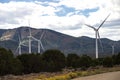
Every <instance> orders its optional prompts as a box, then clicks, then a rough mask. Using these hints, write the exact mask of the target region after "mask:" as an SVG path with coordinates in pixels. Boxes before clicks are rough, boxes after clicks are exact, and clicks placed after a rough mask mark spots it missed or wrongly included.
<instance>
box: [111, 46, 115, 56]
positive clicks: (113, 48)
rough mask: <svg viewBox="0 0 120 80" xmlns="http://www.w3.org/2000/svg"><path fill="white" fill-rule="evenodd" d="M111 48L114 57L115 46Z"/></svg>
mask: <svg viewBox="0 0 120 80" xmlns="http://www.w3.org/2000/svg"><path fill="white" fill-rule="evenodd" d="M111 47H112V55H114V52H115V46H114V45H112V46H111Z"/></svg>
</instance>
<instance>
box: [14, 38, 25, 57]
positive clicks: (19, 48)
mask: <svg viewBox="0 0 120 80" xmlns="http://www.w3.org/2000/svg"><path fill="white" fill-rule="evenodd" d="M18 39H19V45H18V47H17V49H16V51H15V52H17V50H19V55H21V53H22V50H21V46H26V45H24V42H23V41H21V38H20V36H18Z"/></svg>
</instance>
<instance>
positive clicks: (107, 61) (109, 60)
mask: <svg viewBox="0 0 120 80" xmlns="http://www.w3.org/2000/svg"><path fill="white" fill-rule="evenodd" d="M103 66H104V67H113V59H112V58H111V57H105V58H104V59H103Z"/></svg>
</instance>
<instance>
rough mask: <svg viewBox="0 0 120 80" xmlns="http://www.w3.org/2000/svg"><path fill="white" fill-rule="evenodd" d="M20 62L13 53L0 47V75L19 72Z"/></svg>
mask: <svg viewBox="0 0 120 80" xmlns="http://www.w3.org/2000/svg"><path fill="white" fill-rule="evenodd" d="M21 72H22V64H21V62H20V61H19V60H18V59H16V58H14V56H13V53H12V52H11V51H10V50H6V49H5V48H0V75H6V74H21Z"/></svg>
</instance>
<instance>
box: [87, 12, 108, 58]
mask: <svg viewBox="0 0 120 80" xmlns="http://www.w3.org/2000/svg"><path fill="white" fill-rule="evenodd" d="M109 16H110V14H109V15H108V16H107V17H106V18H105V19H104V21H103V22H102V23H101V24H100V25H99V27H98V28H95V27H93V26H91V25H88V24H85V25H86V26H88V27H90V28H92V29H93V30H94V31H95V37H96V41H95V42H96V44H95V46H96V51H95V53H96V58H98V38H99V40H100V35H99V29H100V28H101V27H102V25H103V24H104V22H105V21H106V20H107V18H108V17H109ZM100 42H101V41H100Z"/></svg>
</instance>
